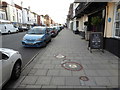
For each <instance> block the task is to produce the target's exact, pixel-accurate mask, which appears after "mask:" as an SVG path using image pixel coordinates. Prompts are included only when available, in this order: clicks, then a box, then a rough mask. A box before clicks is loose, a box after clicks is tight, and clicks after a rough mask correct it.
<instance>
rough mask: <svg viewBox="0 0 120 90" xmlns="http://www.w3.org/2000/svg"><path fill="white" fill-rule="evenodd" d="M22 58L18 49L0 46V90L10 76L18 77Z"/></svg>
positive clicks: (14, 78) (12, 77)
mask: <svg viewBox="0 0 120 90" xmlns="http://www.w3.org/2000/svg"><path fill="white" fill-rule="evenodd" d="M21 66H22V58H21V55H20V53H19V52H18V51H15V50H12V49H7V48H0V81H2V82H0V90H1V88H2V86H3V85H4V84H5V83H6V82H7V81H8V80H9V79H10V78H11V79H13V80H16V79H18V78H19V77H20V74H21Z"/></svg>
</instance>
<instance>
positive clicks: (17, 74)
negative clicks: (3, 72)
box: [11, 62, 21, 80]
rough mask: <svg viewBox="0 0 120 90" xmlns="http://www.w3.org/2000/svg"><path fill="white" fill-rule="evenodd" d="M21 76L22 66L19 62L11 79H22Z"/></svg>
mask: <svg viewBox="0 0 120 90" xmlns="http://www.w3.org/2000/svg"><path fill="white" fill-rule="evenodd" d="M20 74H21V64H20V63H19V62H17V63H15V65H14V67H13V71H12V76H11V79H12V80H16V79H18V78H19V77H20Z"/></svg>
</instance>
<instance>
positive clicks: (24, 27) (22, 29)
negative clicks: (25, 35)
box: [18, 26, 28, 32]
mask: <svg viewBox="0 0 120 90" xmlns="http://www.w3.org/2000/svg"><path fill="white" fill-rule="evenodd" d="M18 30H19V32H23V31H27V30H28V28H27V27H26V26H21V27H19V28H18Z"/></svg>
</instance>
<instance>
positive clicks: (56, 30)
mask: <svg viewBox="0 0 120 90" xmlns="http://www.w3.org/2000/svg"><path fill="white" fill-rule="evenodd" d="M53 29H54V30H55V32H56V33H57V34H58V33H59V30H58V27H57V26H53Z"/></svg>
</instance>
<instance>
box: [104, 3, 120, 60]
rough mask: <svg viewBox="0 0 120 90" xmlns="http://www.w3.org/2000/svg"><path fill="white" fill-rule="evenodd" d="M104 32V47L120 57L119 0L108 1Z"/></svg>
mask: <svg viewBox="0 0 120 90" xmlns="http://www.w3.org/2000/svg"><path fill="white" fill-rule="evenodd" d="M108 6H109V7H108V15H107V19H106V29H105V34H104V37H105V38H104V42H105V44H104V45H105V49H106V50H108V51H109V52H111V53H113V54H115V55H116V56H118V57H119V58H120V2H118V3H108Z"/></svg>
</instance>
